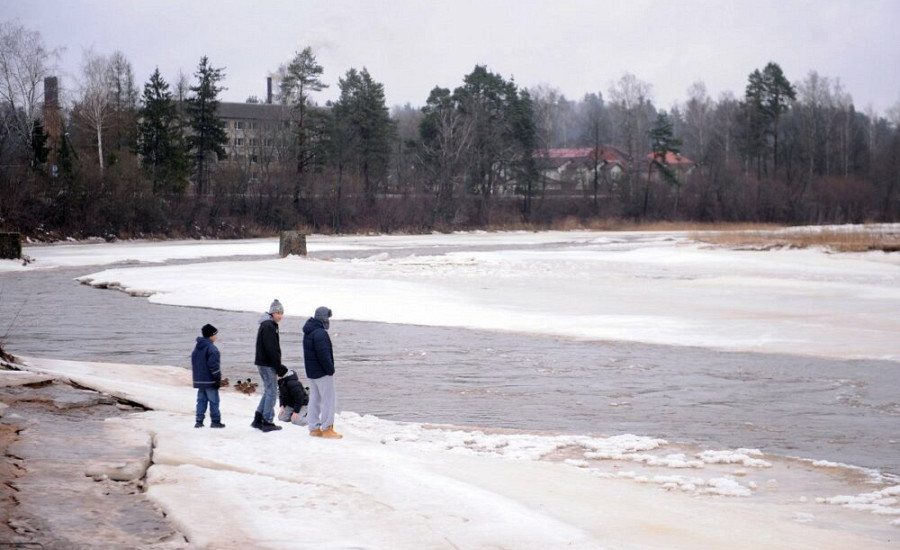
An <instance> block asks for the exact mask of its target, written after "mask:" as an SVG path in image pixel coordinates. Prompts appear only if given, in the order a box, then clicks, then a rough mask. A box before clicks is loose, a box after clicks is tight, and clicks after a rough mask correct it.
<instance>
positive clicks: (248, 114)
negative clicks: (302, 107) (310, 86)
mask: <svg viewBox="0 0 900 550" xmlns="http://www.w3.org/2000/svg"><path fill="white" fill-rule="evenodd" d="M217 114H218V115H219V117H221V118H224V119H229V120H234V119H244V120H290V119H291V109H290V107H287V106H285V105H278V104H271V103H225V102H222V103H219V110H218V111H217Z"/></svg>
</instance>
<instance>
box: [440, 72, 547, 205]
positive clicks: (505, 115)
mask: <svg viewBox="0 0 900 550" xmlns="http://www.w3.org/2000/svg"><path fill="white" fill-rule="evenodd" d="M453 96H454V100H455V101H456V103H457V104H458V105H459V109H460V110H461V111H462V113H463V115H465V116H466V117H468V118H469V119H470V120H471V122H472V131H473V142H472V147H471V150H470V155H469V159H468V165H469V167H470V172H469V183H470V186H471V190H472V191H473V192H475V193H477V194H478V195H480V197H481V201H480V203H479V208H480V210H481V217H482V221H487V220H486V219H485V217H486V215H487V205H488V202H489V200H490V197H491V196H492V195H493V194H495V193H497V192H503V191H505V190H506V188H507V187H508V185H509V184H511V183H515V184H516V189H517V190H518V191H519V192H521V193H525V194H526V203H525V209H526V211H527V209H528V208H530V192H531V191H530V190H531V184H530V181H531V180H529V178H533V177H534V172H533V160H532V156H533V154H534V147H535V141H536V128H535V124H534V114H533V107H532V104H531V100H530V98H529V97H528V95H527V94H521V95H520V94H519V91H518V88H517V87H516V84H515V83H514V82H512V81H507V80H505V79H504V78H503V77H502V76H500V75H498V74H494V73H492V72H490V71H488V70H487V68H486V67H484V66H480V65H478V66H476V67H475V69H474V70H473V71H472V72H471V73H470V74H468V75H466V77H465V78H464V81H463V85H462V86H461V87H459V88H457V89H456V90H455V91H454V92H453ZM529 167H530V168H529Z"/></svg>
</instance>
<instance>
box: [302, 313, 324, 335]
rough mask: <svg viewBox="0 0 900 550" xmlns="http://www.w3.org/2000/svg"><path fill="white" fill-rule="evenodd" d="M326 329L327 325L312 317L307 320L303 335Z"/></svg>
mask: <svg viewBox="0 0 900 550" xmlns="http://www.w3.org/2000/svg"><path fill="white" fill-rule="evenodd" d="M320 328H321V329H324V328H325V323H323V322H322V321H320V320H318V319H316V318H315V317H310V318H309V319H307V320H306V324H304V325H303V334H309V333H310V332H312V331H314V330H318V329H320Z"/></svg>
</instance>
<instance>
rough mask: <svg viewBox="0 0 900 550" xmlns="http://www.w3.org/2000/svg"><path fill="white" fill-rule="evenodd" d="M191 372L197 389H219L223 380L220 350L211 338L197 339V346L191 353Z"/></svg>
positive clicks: (199, 337) (200, 337)
mask: <svg viewBox="0 0 900 550" xmlns="http://www.w3.org/2000/svg"><path fill="white" fill-rule="evenodd" d="M191 370H192V371H193V377H194V387H195V388H198V389H199V388H218V387H219V382H221V380H222V370H221V368H220V365H219V348H217V347H216V345H215V344H213V343H212V341H211V340H210V339H209V338H204V337H202V336H198V337H197V345H196V346H194V351H193V352H192V353H191Z"/></svg>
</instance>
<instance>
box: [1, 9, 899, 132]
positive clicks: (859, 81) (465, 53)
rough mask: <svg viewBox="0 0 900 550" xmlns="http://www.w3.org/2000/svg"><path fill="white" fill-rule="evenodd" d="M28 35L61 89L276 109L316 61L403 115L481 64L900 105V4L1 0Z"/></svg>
mask: <svg viewBox="0 0 900 550" xmlns="http://www.w3.org/2000/svg"><path fill="white" fill-rule="evenodd" d="M0 7H2V9H0V21H9V20H18V21H19V22H20V23H22V24H23V25H25V26H26V27H28V28H30V29H33V30H38V31H40V32H41V34H42V36H43V38H44V41H45V43H46V44H47V45H48V46H51V47H64V48H66V51H65V52H64V53H63V55H62V57H61V62H60V65H61V67H60V69H61V70H60V74H61V76H62V77H63V79H64V80H63V82H62V85H63V87H64V88H65V89H69V90H71V89H74V88H75V83H74V80H75V79H76V78H77V77H78V72H79V69H78V67H79V65H80V62H81V58H82V52H83V51H84V50H85V49H87V48H93V49H94V51H95V52H97V53H103V54H109V53H112V52H113V51H115V50H120V51H121V52H123V53H124V54H125V56H126V57H127V58H128V59H129V60H130V61H131V63H132V66H133V67H134V71H135V78H136V80H137V82H138V84H139V86H141V87H143V84H144V83H145V82H146V81H147V80H148V78H149V76H150V74H151V73H152V72H153V69H154V67H156V66H158V67H159V69H160V72H161V73H162V74H163V76H164V77H165V78H166V79H167V80H168V81H169V82H170V83H171V82H173V81H174V80H175V78H176V76H177V75H178V73H179V70H181V71H184V72H185V73H186V74H188V75H189V76H190V77H191V79H192V80H193V73H194V71H195V70H196V67H197V64H198V62H199V60H200V57H201V56H203V55H206V56H208V57H209V59H210V62H211V63H212V65H213V66H216V67H224V68H225V73H226V79H225V82H224V86H226V87H227V88H228V90H227V91H225V92H224V93H223V94H222V99H223V100H226V101H244V100H246V99H247V97H248V96H250V95H256V96H258V97H260V98H264V96H265V93H266V76H268V75H269V74H270V73H272V72H274V71H275V70H277V69H278V67H279V65H281V64H283V63H285V62H287V61H289V60H290V59H291V58H292V57H293V55H294V53H295V52H296V51H298V50H300V49H302V48H304V47H306V46H311V47H312V48H313V50H314V51H315V53H316V56H317V58H318V61H319V63H320V64H321V65H322V66H323V67H324V68H325V74H324V80H325V81H326V82H327V83H328V84H330V86H331V87H330V88H329V89H327V90H325V91H323V92H320V93H319V94H317V95H316V96H314V99H316V100H317V101H318V102H320V103H324V101H326V100H328V99H334V98H335V97H336V96H337V93H338V90H337V81H338V78H339V77H340V76H342V75H343V74H344V73H346V71H347V70H348V69H350V68H351V67H354V68H357V69H361V68H362V67H366V68H368V70H369V72H370V73H371V75H372V77H373V78H374V79H375V80H376V81H378V82H381V83H382V84H384V88H385V94H386V96H387V102H388V105H389V106H393V105H396V104H404V103H411V104H412V105H413V106H421V105H422V104H424V103H425V100H426V99H427V97H428V94H429V92H430V90H431V89H432V88H434V87H435V86H441V87H446V88H451V89H453V88H455V87H457V86H459V85H460V84H461V83H462V78H463V76H464V75H466V74H468V73H469V72H471V71H472V69H473V68H474V66H475V65H476V64H482V65H487V67H488V68H489V69H490V70H491V71H493V72H496V73H499V74H501V75H503V76H504V77H506V78H510V77H513V78H514V79H515V81H516V82H517V83H518V84H519V86H522V87H528V88H531V87H534V86H536V85H539V84H545V85H549V86H551V87H555V88H558V89H559V90H560V91H561V92H562V93H563V94H565V95H566V97H568V98H570V99H579V98H581V97H582V96H583V95H584V94H585V93H588V92H597V91H599V92H602V93H603V95H604V97H608V90H609V87H610V84H611V83H612V82H613V81H616V80H618V79H619V78H620V77H621V76H622V75H623V74H624V73H626V72H628V73H632V74H634V75H635V76H636V77H637V78H638V79H640V80H642V81H644V82H647V83H649V84H651V85H652V90H653V98H654V101H655V103H656V104H657V105H658V106H660V107H663V108H669V107H671V105H672V104H673V102H676V101H684V100H685V99H686V97H687V89H688V87H689V86H690V85H691V84H692V83H694V82H696V81H698V80H702V81H703V82H704V83H705V84H706V87H707V91H708V93H709V95H710V96H711V97H713V98H718V97H719V95H720V94H721V93H722V92H726V91H730V92H733V93H734V94H735V95H736V96H741V95H743V91H744V88H745V86H746V83H747V75H748V74H749V73H750V72H752V71H753V70H754V69H757V68H758V69H762V68H763V67H764V66H765V64H766V63H767V62H769V61H775V62H777V63H779V64H780V65H781V67H782V69H783V70H784V72H785V74H786V75H787V77H788V78H789V79H790V80H791V81H792V82H795V83H796V82H798V81H801V80H803V79H804V78H806V76H807V75H808V73H809V72H810V71H816V72H818V73H819V75H820V76H826V77H829V78H840V80H841V82H842V84H843V86H844V88H845V90H846V91H848V92H849V93H850V94H851V95H852V96H853V99H854V103H855V104H856V107H857V109H859V110H864V109H865V108H866V107H867V106H869V105H871V106H873V107H874V108H875V109H876V110H877V111H878V112H879V113H881V114H884V113H885V112H886V110H887V109H888V108H889V107H891V106H893V105H895V104H896V103H898V101H900V1H898V0H747V1H743V0H742V1H728V0H718V1H716V0H681V1H679V2H675V1H667V0H657V1H651V0H618V1H615V2H608V1H605V0H583V1H582V0H557V1H549V0H546V1H544V0H515V1H512V0H510V1H499V0H474V1H473V0H445V1H441V2H431V1H414V0H391V1H388V0H357V1H338V0H329V1H318V0H305V1H299V0H278V1H276V0H271V1H249V0H248V1H238V0H190V1H186V0H116V1H113V0H0Z"/></svg>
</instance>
